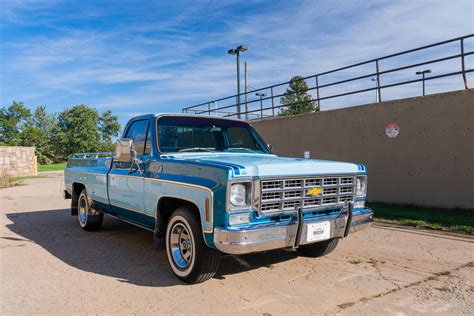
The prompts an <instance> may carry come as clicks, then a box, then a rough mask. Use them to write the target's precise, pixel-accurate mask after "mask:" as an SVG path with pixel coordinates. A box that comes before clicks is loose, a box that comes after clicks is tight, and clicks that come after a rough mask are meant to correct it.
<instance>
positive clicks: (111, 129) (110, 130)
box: [99, 110, 120, 144]
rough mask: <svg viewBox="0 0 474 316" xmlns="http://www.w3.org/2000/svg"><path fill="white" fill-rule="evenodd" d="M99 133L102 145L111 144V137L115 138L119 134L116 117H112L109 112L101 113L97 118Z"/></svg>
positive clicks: (118, 124)
mask: <svg viewBox="0 0 474 316" xmlns="http://www.w3.org/2000/svg"><path fill="white" fill-rule="evenodd" d="M99 132H100V136H101V141H102V143H105V144H111V143H112V137H117V136H118V135H119V133H120V123H119V122H118V116H117V115H113V114H112V111H110V110H108V111H105V112H104V113H102V115H101V116H100V117H99Z"/></svg>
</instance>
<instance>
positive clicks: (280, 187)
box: [260, 175, 356, 214]
mask: <svg viewBox="0 0 474 316" xmlns="http://www.w3.org/2000/svg"><path fill="white" fill-rule="evenodd" d="M355 184H356V181H355V177H354V176H349V175H343V176H319V177H315V176H313V177H311V176H309V177H301V178H285V179H283V178H282V179H263V180H261V183H260V188H261V189H260V198H261V201H260V212H261V213H262V214H274V213H278V212H286V211H293V210H294V209H295V207H297V206H299V207H302V208H303V210H304V211H305V210H311V211H313V210H315V209H316V210H317V209H322V208H328V207H335V208H336V207H342V206H343V205H344V203H345V202H350V201H354V196H355ZM315 188H316V189H319V190H321V191H320V193H319V194H317V195H311V194H310V193H309V192H308V190H310V189H315Z"/></svg>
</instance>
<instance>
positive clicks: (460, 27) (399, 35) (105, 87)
mask: <svg viewBox="0 0 474 316" xmlns="http://www.w3.org/2000/svg"><path fill="white" fill-rule="evenodd" d="M7 2H9V1H7ZM14 4H15V5H12V4H11V3H10V4H9V6H8V8H7V10H6V11H5V12H7V14H4V15H3V16H6V17H8V20H9V21H10V22H9V23H12V24H14V23H20V24H21V23H26V22H27V21H25V19H24V15H22V14H21V13H22V12H28V4H29V3H28V4H27V3H24V2H22V1H18V2H17V3H14ZM234 5H235V4H234V3H228V2H218V3H214V2H212V3H207V2H197V3H196V4H194V5H192V6H190V7H189V8H186V7H184V6H183V8H182V10H181V13H180V14H178V15H176V16H171V17H170V18H168V19H163V20H157V21H154V20H152V19H150V18H144V19H143V20H140V19H135V20H133V21H132V22H130V23H129V22H127V21H124V22H123V23H122V22H121V21H118V22H117V23H115V24H113V25H111V26H109V27H105V28H97V27H96V28H87V27H78V28H73V27H72V26H68V27H63V26H58V25H57V23H56V22H55V20H56V19H59V17H58V16H56V15H54V14H51V13H49V14H46V13H45V14H42V15H41V19H40V22H38V23H43V24H46V25H53V28H55V29H56V32H55V33H54V34H53V35H52V36H49V35H48V36H46V35H35V36H31V37H30V38H27V39H26V40H25V39H21V40H19V41H10V42H8V43H3V44H2V46H3V48H4V50H8V52H9V55H8V58H6V59H3V60H2V61H0V63H1V67H2V73H1V82H2V89H1V90H3V92H2V96H1V101H2V102H3V103H7V102H10V101H11V99H13V98H14V99H17V100H24V101H25V102H28V103H30V104H31V105H32V106H35V105H38V104H44V103H46V104H47V103H48V100H51V101H52V102H55V104H61V102H62V103H63V105H65V104H66V105H67V104H71V103H70V102H73V101H76V100H77V102H78V103H87V104H91V105H96V106H101V107H112V108H114V111H117V112H119V113H121V115H122V116H124V113H127V112H130V109H131V108H133V109H134V111H135V109H137V108H140V109H143V111H144V112H160V111H163V112H167V111H180V109H181V108H182V107H184V106H185V105H191V104H193V103H197V102H200V101H202V102H205V101H208V100H213V99H216V98H219V97H221V96H226V95H231V94H234V93H235V60H234V59H233V56H229V55H227V54H226V49H227V48H230V47H232V46H233V45H236V44H238V43H240V42H245V43H247V44H248V45H249V51H248V52H245V53H244V54H243V55H242V59H247V60H248V62H249V84H250V85H251V86H254V87H260V86H264V85H270V84H275V83H278V82H282V81H287V80H289V78H291V77H292V76H293V75H296V74H300V75H304V76H307V75H312V74H314V73H318V72H322V71H325V70H329V69H333V68H337V67H341V66H345V65H348V64H351V63H355V62H358V61H363V60H367V59H370V58H373V57H378V56H381V55H385V54H389V53H393V52H397V51H400V50H405V49H410V48H413V47H416V46H420V45H424V44H429V43H432V42H436V41H441V40H445V39H448V38H451V37H456V36H460V35H465V34H468V33H472V32H473V22H472V16H473V3H472V2H471V1H456V2H447V1H439V2H434V1H401V2H391V1H370V2H365V1H360V2H359V1H339V2H330V1H327V2H315V1H306V2H290V3H288V2H286V3H281V4H279V5H275V6H270V8H269V9H268V10H264V11H260V12H257V13H255V12H254V13H251V14H247V15H242V16H241V15H240V12H239V11H235V10H232V8H233V6H234ZM283 5H284V7H283ZM229 7H230V8H229ZM33 10H35V11H37V10H47V7H44V6H43V7H41V8H37V7H34V8H33ZM111 10H112V11H113V12H115V11H114V10H118V9H116V8H113V9H111ZM87 12H88V14H89V15H90V16H89V17H92V18H93V17H95V16H97V19H98V20H100V19H101V18H103V14H104V10H99V9H97V10H92V11H91V12H89V11H87ZM80 13H82V11H81V12H80ZM79 15H80V14H79ZM73 18H75V19H76V20H75V21H77V19H79V17H78V16H75V17H73ZM208 20H209V21H212V22H213V23H214V24H209V25H211V26H212V25H215V24H218V25H219V28H216V29H209V30H207V31H205V30H203V29H202V23H205V22H206V21H208ZM19 21H20V22H19ZM183 25H185V26H187V28H186V27H184V28H183ZM196 25H197V26H196ZM199 25H201V29H199V28H198V30H195V29H194V27H195V26H196V27H198V26H199ZM12 52H14V53H12ZM217 52H221V54H217ZM433 54H436V52H433ZM415 58H416V56H414V57H412V59H415ZM388 66H390V63H389V62H384V63H382V67H388ZM242 70H243V67H242ZM444 70H445V68H440V69H439V70H438V71H444ZM363 71H370V69H369V67H361V68H360V69H352V70H349V71H346V72H345V73H341V74H340V75H349V74H351V75H361V74H363V73H362V72H363ZM335 78H337V76H332V77H329V76H328V77H327V78H326V79H325V78H321V80H323V81H324V80H327V82H328V81H330V80H336V79H335ZM386 78H387V80H388V79H389V78H390V77H389V76H387V77H386ZM394 78H395V77H394ZM400 78H403V77H400ZM242 81H243V75H242ZM366 84H369V86H370V85H371V84H372V83H371V82H370V81H369V80H367V82H362V83H360V82H358V83H355V84H353V85H352V86H349V85H348V87H360V86H362V85H366ZM446 84H448V83H446ZM432 86H434V85H432ZM437 86H438V87H439V88H440V89H442V87H440V86H439V85H437ZM343 88H345V87H338V89H343ZM323 90H324V89H323ZM395 90H396V89H394V91H395ZM329 91H330V89H329V88H328V89H326V92H329ZM405 91H410V93H412V90H411V88H410V89H409V88H408V87H407V89H406V90H405ZM413 91H415V90H413ZM396 93H399V94H400V95H405V94H406V93H404V92H403V91H402V89H400V92H396ZM396 93H395V94H396ZM25 94H26V95H25ZM390 94H392V93H390ZM372 97H373V94H371V93H368V94H367V96H366V97H363V98H361V100H363V101H364V100H366V99H367V100H370V99H372ZM353 99H354V98H353ZM345 102H348V101H345ZM333 103H334V104H336V105H334V106H341V103H340V102H333ZM326 104H328V106H329V105H330V104H331V102H326Z"/></svg>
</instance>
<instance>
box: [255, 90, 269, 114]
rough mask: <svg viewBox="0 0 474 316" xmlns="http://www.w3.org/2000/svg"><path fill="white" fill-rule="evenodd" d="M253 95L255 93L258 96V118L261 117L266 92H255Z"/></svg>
mask: <svg viewBox="0 0 474 316" xmlns="http://www.w3.org/2000/svg"><path fill="white" fill-rule="evenodd" d="M255 95H256V96H257V97H260V119H263V97H266V96H267V94H266V93H260V92H257V93H255Z"/></svg>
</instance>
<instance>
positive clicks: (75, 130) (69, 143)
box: [58, 104, 100, 158]
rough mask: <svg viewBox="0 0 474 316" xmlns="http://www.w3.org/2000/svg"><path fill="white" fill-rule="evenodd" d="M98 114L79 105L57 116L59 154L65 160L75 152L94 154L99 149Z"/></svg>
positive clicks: (87, 107) (94, 110)
mask: <svg viewBox="0 0 474 316" xmlns="http://www.w3.org/2000/svg"><path fill="white" fill-rule="evenodd" d="M98 124H99V113H98V112H97V110H96V109H93V108H91V107H89V106H88V105H85V104H81V105H76V106H73V107H72V108H68V109H65V110H64V111H62V112H61V113H59V115H58V125H59V140H60V143H61V148H60V152H59V153H60V154H61V155H62V157H63V158H66V157H67V156H69V155H70V154H73V153H77V152H94V151H97V150H99V147H100V134H99V129H98Z"/></svg>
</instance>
